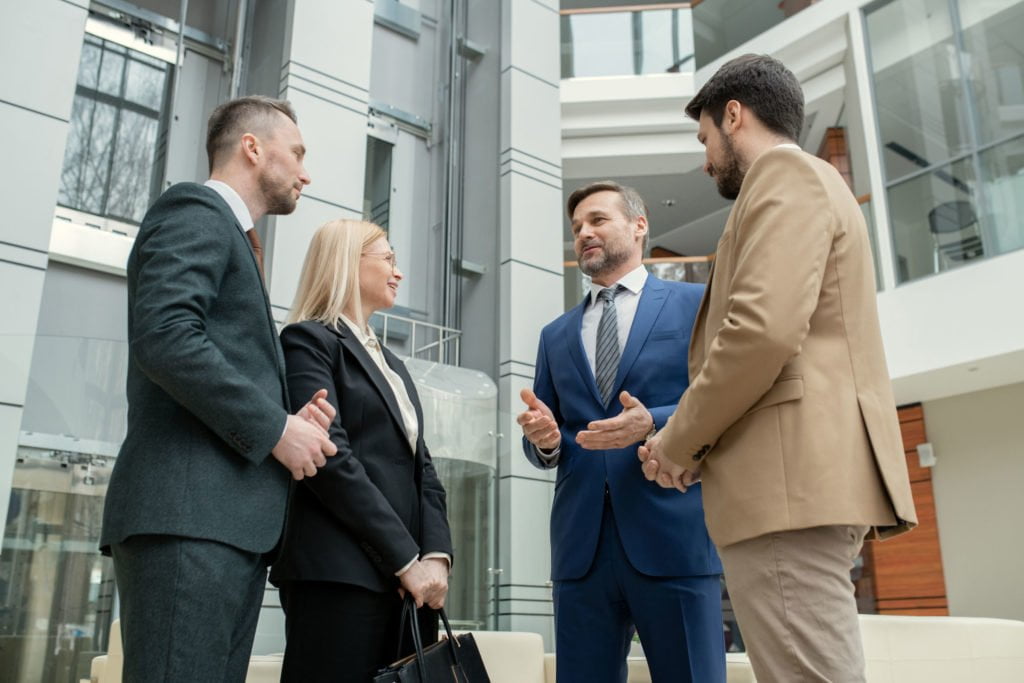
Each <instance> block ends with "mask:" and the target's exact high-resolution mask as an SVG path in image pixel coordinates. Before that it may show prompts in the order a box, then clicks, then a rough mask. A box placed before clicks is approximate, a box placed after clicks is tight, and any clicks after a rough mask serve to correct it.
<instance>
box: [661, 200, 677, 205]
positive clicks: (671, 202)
mask: <svg viewBox="0 0 1024 683" xmlns="http://www.w3.org/2000/svg"><path fill="white" fill-rule="evenodd" d="M661 205H662V206H675V205H676V200H674V199H662V200H661Z"/></svg>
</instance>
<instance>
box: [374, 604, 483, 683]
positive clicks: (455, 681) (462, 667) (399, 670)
mask: <svg viewBox="0 0 1024 683" xmlns="http://www.w3.org/2000/svg"><path fill="white" fill-rule="evenodd" d="M438 611H439V613H440V615H441V621H443V622H444V630H445V632H447V634H448V638H447V639H446V640H440V641H438V642H436V643H432V644H431V645H428V646H427V647H426V648H424V647H423V639H422V638H421V637H420V624H419V620H418V619H417V618H416V602H415V601H414V600H413V598H412V596H410V595H406V596H405V603H404V604H403V605H402V619H401V625H400V626H399V637H398V640H399V645H398V647H399V649H401V647H402V645H401V641H402V637H403V636H404V635H405V621H406V619H408V620H409V622H410V624H409V625H410V630H411V631H412V643H413V646H414V647H415V648H416V652H415V653H414V654H411V655H409V656H408V657H405V658H403V659H399V660H398V661H397V662H394V663H393V664H390V665H389V666H386V667H384V668H383V669H381V670H380V671H378V672H377V675H376V676H374V677H373V683H406V682H409V683H491V678H490V676H488V675H487V669H486V668H484V661H483V659H481V658H480V650H479V649H478V648H477V646H476V641H475V640H473V634H472V633H463V634H460V635H458V636H453V635H452V627H451V625H450V624H449V623H448V616H447V615H446V614H445V613H444V610H443V609H442V610H438Z"/></svg>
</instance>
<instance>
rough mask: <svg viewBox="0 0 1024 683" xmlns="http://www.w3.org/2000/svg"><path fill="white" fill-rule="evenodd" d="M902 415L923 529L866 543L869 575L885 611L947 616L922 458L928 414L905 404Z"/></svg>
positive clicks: (931, 500) (931, 502)
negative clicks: (920, 460)
mask: <svg viewBox="0 0 1024 683" xmlns="http://www.w3.org/2000/svg"><path fill="white" fill-rule="evenodd" d="M899 416H900V429H901V432H902V435H903V448H904V451H905V453H906V457H907V469H908V471H909V473H910V481H911V485H910V487H911V490H912V491H913V495H914V505H915V507H916V508H917V518H918V527H917V528H916V529H914V530H913V531H911V532H910V533H908V534H903V535H901V536H898V537H896V538H894V539H891V540H888V541H882V542H879V541H869V542H868V543H867V544H865V545H868V546H870V550H869V552H866V553H864V565H865V574H866V575H867V576H869V577H870V586H871V588H872V590H873V592H874V597H875V601H876V605H875V606H876V609H877V610H878V612H879V613H880V614H929V615H946V614H949V609H948V602H947V597H946V580H945V576H944V574H943V571H942V553H941V550H940V547H939V527H938V520H937V518H936V515H935V498H934V495H933V493H932V482H931V470H930V469H929V468H926V467H921V466H920V463H919V461H918V457H917V446H918V444H921V443H924V442H925V441H926V440H927V433H926V431H925V425H924V412H923V411H922V410H921V406H920V405H914V406H908V407H905V408H901V409H900V410H899Z"/></svg>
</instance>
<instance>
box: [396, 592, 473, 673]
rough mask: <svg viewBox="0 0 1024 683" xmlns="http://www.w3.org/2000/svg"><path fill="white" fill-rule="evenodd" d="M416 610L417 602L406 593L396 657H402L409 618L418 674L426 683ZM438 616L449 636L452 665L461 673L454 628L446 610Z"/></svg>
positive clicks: (441, 611) (421, 640)
mask: <svg viewBox="0 0 1024 683" xmlns="http://www.w3.org/2000/svg"><path fill="white" fill-rule="evenodd" d="M416 609H417V608H416V600H415V599H414V598H413V597H412V595H410V594H409V593H406V594H405V602H403V603H402V618H401V621H400V623H399V625H398V629H399V631H398V653H397V655H396V657H401V655H402V639H403V638H405V621H406V619H407V618H408V620H409V630H410V631H412V645H413V647H414V648H415V649H416V672H417V673H418V674H419V679H420V683H426V679H425V678H424V677H423V637H422V636H421V635H420V620H419V619H418V618H417V614H416ZM438 614H440V615H441V621H442V622H443V623H444V630H445V633H446V634H447V635H448V650H449V652H451V655H452V663H453V664H454V665H455V667H456V668H457V669H458V670H460V671H461V669H462V664H461V663H460V662H459V654H458V651H457V650H456V649H455V636H454V635H452V626H451V624H450V623H448V615H447V614H445V613H444V608H441V609H439V610H438Z"/></svg>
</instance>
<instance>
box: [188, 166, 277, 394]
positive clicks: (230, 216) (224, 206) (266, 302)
mask: <svg viewBox="0 0 1024 683" xmlns="http://www.w3.org/2000/svg"><path fill="white" fill-rule="evenodd" d="M199 187H201V188H202V189H203V191H205V192H210V193H212V194H213V195H214V196H215V197H216V198H217V201H218V202H220V206H221V211H222V212H223V213H224V215H225V216H226V217H227V220H228V222H229V223H230V224H231V230H232V231H233V232H235V233H237V237H238V239H240V240H241V241H242V243H243V245H244V248H245V252H246V253H247V254H248V255H249V261H250V262H251V263H252V267H253V270H254V271H255V272H256V279H257V280H259V283H260V296H261V297H262V298H263V307H264V309H265V310H266V312H267V325H268V326H269V329H270V336H271V337H272V338H273V340H274V341H273V344H274V351H275V355H276V357H277V376H278V377H279V378H280V380H281V387H282V393H283V395H284V405H285V407H286V408H287V409H288V410H289V412H291V407H290V405H289V404H290V401H289V396H288V389H287V387H288V377H287V374H286V372H285V365H284V349H283V348H281V339H280V337H279V336H278V332H277V323H275V322H274V310H273V308H271V306H270V294H269V292H267V284H266V282H265V281H264V279H263V275H262V274H261V273H260V267H259V264H258V263H256V254H255V253H254V252H253V250H252V245H251V244H250V243H249V240H248V239H247V238H246V236H245V233H244V232H243V231H242V225H241V223H239V222H238V217H237V216H235V212H234V211H232V210H231V207H230V206H229V205H228V203H227V201H225V199H224V198H223V197H222V196H220V193H219V192H217V191H216V190H214V189H212V188H209V187H206V186H205V185H200V186H199Z"/></svg>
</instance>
